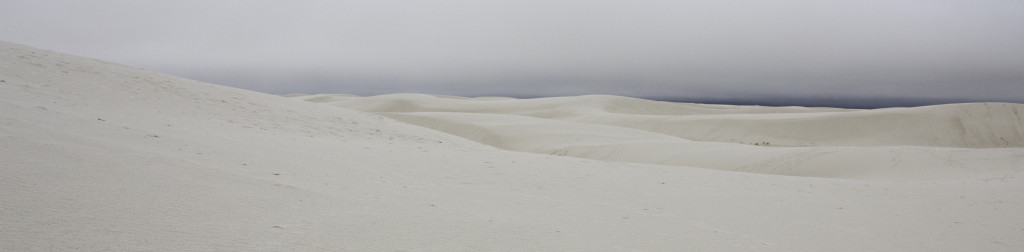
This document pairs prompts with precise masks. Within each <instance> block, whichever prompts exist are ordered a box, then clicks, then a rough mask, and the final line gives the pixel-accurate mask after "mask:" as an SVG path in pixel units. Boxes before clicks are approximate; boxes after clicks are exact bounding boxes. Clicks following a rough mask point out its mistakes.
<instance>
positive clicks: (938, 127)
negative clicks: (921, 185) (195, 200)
mask: <svg viewBox="0 0 1024 252" xmlns="http://www.w3.org/2000/svg"><path fill="white" fill-rule="evenodd" d="M295 98H296V99H305V100H307V101H312V102H318V103H326V104H331V105H334V106H340V107H345V108H351V109H358V110H363V111H367V112H375V113H378V114H381V115H385V116H388V117H391V118H394V119H398V120H402V121H405V122H409V123H412V124H416V125H420V126H425V127H428V128H433V129H436V130H440V131H443V132H446V133H450V134H453V135H457V136H462V137H464V138H467V139H470V140H475V141H477V142H480V143H484V144H487V145H492V146H496V147H499V148H503V149H508V150H515V151H525V152H533V153H541V154H552V155H560V156H574V157H582V158H590V159H598V160H610V161H626V162H638V163H650V164H664V165H681V166H697V167H705V168H713V169H722V170H733V171H746V172H757V173H769V174H779V175H792V176H813V177H830V178H856V179H885V180H907V179H934V178H964V177H972V176H973V177H977V176H987V175H982V174H987V173H988V172H1015V171H1018V170H1021V169H1022V166H1021V164H1024V159H1021V157H1022V156H1024V152H1022V151H1024V149H1022V148H1021V147H1022V146H1024V119H1022V117H1021V116H1020V114H1019V111H1022V110H1024V105H1022V104H1005V103H978V104H949V105H939V106H930V107H919V108H892V109H878V110H842V109H830V108H799V107H758V106H727V105H702V104H687V103H668V102H656V101H647V100H641V99H634V98H626V97H614V96H580V97H555V98H543V99H525V100H517V99H503V100H492V99H480V100H477V99H468V98H446V97H436V96H428V95H416V94H396V95H383V96H376V97H355V96H332V95H312V96H296V97H295ZM736 157H741V158H736Z"/></svg>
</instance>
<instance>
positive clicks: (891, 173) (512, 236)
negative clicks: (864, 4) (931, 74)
mask: <svg viewBox="0 0 1024 252" xmlns="http://www.w3.org/2000/svg"><path fill="white" fill-rule="evenodd" d="M1020 112H1024V106H1022V105H1021V104H997V103H985V104H951V105H940V106H931V107H919V108H891V109H879V110H843V109H831V108H799V107H785V108H774V107H754V106H724V105H701V104H684V103H666V102H656V101H647V100H641V99H633V98H625V97H614V96H581V97H556V98H543V99H511V98H501V97H488V98H461V97H446V96H430V95H420V94H396V95H384V96H375V97H357V96H349V95H289V96H288V97H283V96H274V95H268V94H262V93H256V92H250V91H245V90H240V89H234V88H228V87H223V86H217V85H213V84H208V83H201V82H196V81H191V80H186V79H182V78H177V77H173V76H167V75H163V74H157V73H153V72H148V71H145V70H141V69H135V68H130V67H124V66H120V65H116V64H112V63H108V62H102V61H97V60H92V59H86V58H80V57H75V56H70V55H65V54H61V53H57V52H51V51H46V50H40V49H35V48H30V47H25V46H21V45H15V44H10V43H0V227H2V228H0V251H25V250H30V251H32V250H35V251H54V250H89V251H111V250H114V251H123V250H158V251H195V250H205V251H253V250H257V251H310V250H313V251H316V250H325V251H343V250H347V251H367V250H371V251H381V250H386V251H493V250H501V251H524V250H525V251H565V250H574V251H609V250H610V251H622V250H640V251H651V250H662V251H664V250H675V251H678V250H688V251H749V250H763V251H936V250H944V251H1020V250H1022V249H1024V216H1022V215H1021V214H1020V213H1022V212H1024V179H1022V178H1021V171H1022V170H1024V140H1022V139H1024V123H1022V119H1021V115H1020Z"/></svg>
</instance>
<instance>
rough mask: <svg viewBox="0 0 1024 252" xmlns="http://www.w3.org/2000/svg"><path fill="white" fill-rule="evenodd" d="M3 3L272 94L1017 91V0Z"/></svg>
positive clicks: (1005, 97)
mask: <svg viewBox="0 0 1024 252" xmlns="http://www.w3.org/2000/svg"><path fill="white" fill-rule="evenodd" d="M0 7H2V8H0V34H4V35H3V36H4V37H2V38H0V39H4V40H9V41H12V42H18V43H24V44H28V45H32V46H37V47H42V48H47V49H53V50H58V51H64V52H70V53H74V54H79V55H84V56H89V57H95V58H100V59H105V60H110V61H115V62H120V63H124V64H129V65H134V66H139V67H144V68H148V69H152V70H156V71H162V72H167V73H171V74H176V75H182V76H185V77H190V78H195V79H200V80H204V81H210V82H214V83H219V84H224V85H229V86H235V87H241V88H247V89H253V90H257V91H262V92H270V93H293V92H303V93H319V92H331V93H357V94H363V95H369V94H380V93H391V92H425V93H445V94H456V95H513V96H549V95H575V94H591V93H603V94H619V95H630V96H640V97H659V98H665V99H695V98H706V99H748V100H749V99H754V98H765V99H769V98H770V99H797V98H802V99H806V98H814V97H848V98H863V97H874V98H878V97H890V98H891V99H919V100H921V99H925V100H927V99H932V100H936V101H938V100H949V101H954V100H955V101H1015V102H1024V98H1022V96H1024V95H1021V93H1022V92H1020V91H1019V90H1021V89H1022V88H1021V87H1024V73H1022V72H1024V71H1021V69H1024V15H1020V13H1024V2H1021V1H985V0H982V1H959V0H950V1H933V0H928V1H926V0H896V1H811V0H804V1H797V0H782V1H729V0H724V1H723V0H717V1H707V0H705V1H643V0H640V1H583V0H548V1H524V0H519V1H479V0H464V1H456V0H449V1H436V0H435V1H398V0H376V1H287V2H285V1H273V2H272V1H194V0H190V1H163V2H151V1H21V0H16V1H6V2H5V3H2V4H0Z"/></svg>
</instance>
